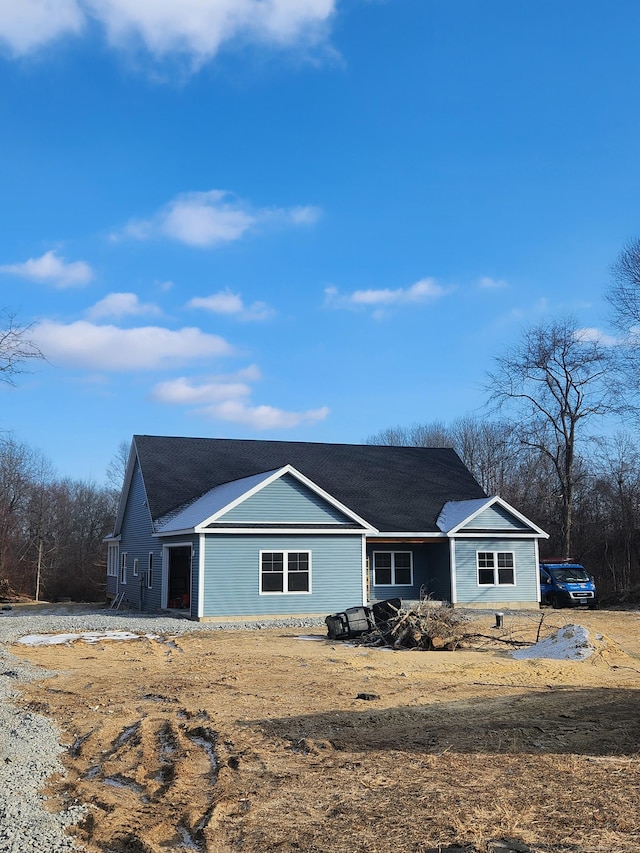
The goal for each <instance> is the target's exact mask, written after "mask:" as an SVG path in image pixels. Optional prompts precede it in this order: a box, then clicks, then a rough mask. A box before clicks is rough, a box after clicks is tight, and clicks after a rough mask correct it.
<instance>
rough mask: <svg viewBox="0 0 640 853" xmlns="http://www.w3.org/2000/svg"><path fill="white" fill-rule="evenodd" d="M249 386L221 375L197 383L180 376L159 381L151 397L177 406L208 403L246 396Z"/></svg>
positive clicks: (248, 392)
mask: <svg viewBox="0 0 640 853" xmlns="http://www.w3.org/2000/svg"><path fill="white" fill-rule="evenodd" d="M250 394H251V387H250V386H249V385H248V384H247V383H246V382H238V381H236V382H233V381H230V380H229V379H225V378H223V377H220V378H214V379H212V380H210V381H208V382H202V383H201V384H199V385H196V384H194V383H192V382H191V381H190V380H189V379H187V378H186V377H184V376H181V377H180V378H179V379H170V380H168V381H167V382H159V383H158V384H157V385H156V386H155V388H154V389H153V392H152V395H151V396H152V397H153V399H154V400H157V401H158V402H160V403H170V404H172V405H179V406H194V405H197V406H199V405H203V404H206V405H209V404H212V403H221V402H224V401H226V400H237V399H241V398H243V397H248V396H249V395H250Z"/></svg>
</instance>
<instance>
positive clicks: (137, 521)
mask: <svg viewBox="0 0 640 853" xmlns="http://www.w3.org/2000/svg"><path fill="white" fill-rule="evenodd" d="M120 534H121V539H120V557H121V558H122V554H124V553H126V555H127V583H126V584H124V585H123V584H121V583H120V569H118V577H117V579H114V578H109V581H112V580H116V581H117V582H116V584H115V589H116V591H117V592H124V594H125V596H124V600H125V602H127V604H129V605H130V606H131V607H134V608H136V609H139V610H148V611H154V610H158V609H159V608H160V591H161V577H162V574H161V571H160V568H161V565H162V543H161V542H159V541H158V540H157V539H154V538H153V537H152V535H151V518H150V515H149V509H148V507H147V503H146V494H145V491H144V485H143V482H142V476H141V474H140V468H139V467H138V464H137V463H136V468H135V470H134V473H133V478H132V480H131V488H130V490H129V495H128V497H127V503H126V506H125V510H124V517H123V520H122V528H121V531H120ZM150 551H152V552H153V588H152V589H147V567H148V565H149V552H150ZM135 559H137V560H138V564H139V575H138V577H137V578H136V577H134V576H133V561H134V560H135Z"/></svg>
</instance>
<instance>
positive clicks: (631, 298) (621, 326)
mask: <svg viewBox="0 0 640 853" xmlns="http://www.w3.org/2000/svg"><path fill="white" fill-rule="evenodd" d="M611 274H612V278H613V283H612V285H611V287H610V288H609V290H608V292H607V300H608V302H609V304H610V305H611V307H612V308H613V316H612V319H613V322H614V325H615V327H616V328H617V329H618V330H619V331H621V332H623V333H625V334H626V333H628V332H629V331H630V330H631V329H633V328H634V327H640V238H636V239H635V240H631V241H629V242H628V243H627V245H626V246H625V247H624V249H623V250H622V251H621V252H620V254H619V255H618V258H617V260H616V262H615V263H614V264H613V266H612V268H611Z"/></svg>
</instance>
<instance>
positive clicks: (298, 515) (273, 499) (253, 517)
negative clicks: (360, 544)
mask: <svg viewBox="0 0 640 853" xmlns="http://www.w3.org/2000/svg"><path fill="white" fill-rule="evenodd" d="M218 520H219V521H223V520H224V521H228V522H238V521H246V522H248V523H260V522H270V521H282V522H287V521H288V522H304V521H308V522H315V523H316V524H322V523H331V522H334V523H335V522H336V521H337V522H342V523H346V522H348V521H349V522H350V521H351V519H348V518H347V517H346V516H345V515H344V513H342V512H340V511H339V510H338V509H336V508H335V507H334V506H332V505H331V504H329V503H327V501H325V500H323V498H321V497H320V496H319V495H317V494H316V493H315V492H313V491H312V490H311V489H309V488H308V487H307V486H305V485H304V484H303V483H301V482H300V481H299V480H296V478H295V477H292V476H291V474H285V475H284V476H283V477H280V478H279V479H278V480H275V481H274V482H273V483H270V484H269V485H268V486H265V487H264V489H261V490H260V491H259V492H257V493H256V494H255V495H252V496H251V497H250V498H247V500H245V501H243V502H242V503H241V504H239V505H238V506H236V507H234V508H233V509H232V510H230V511H229V512H227V513H225V514H224V515H223V516H221V517H220V518H219V519H218Z"/></svg>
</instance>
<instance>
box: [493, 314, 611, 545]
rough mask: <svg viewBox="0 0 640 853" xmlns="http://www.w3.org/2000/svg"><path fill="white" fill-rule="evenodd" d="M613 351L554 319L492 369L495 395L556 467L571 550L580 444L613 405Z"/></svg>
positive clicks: (569, 321) (524, 436) (569, 320)
mask: <svg viewBox="0 0 640 853" xmlns="http://www.w3.org/2000/svg"><path fill="white" fill-rule="evenodd" d="M609 366H610V354H609V352H608V350H607V348H606V347H605V346H603V345H602V343H600V341H598V340H597V339H594V338H593V337H592V336H590V335H588V334H586V333H585V332H584V331H583V330H581V329H580V328H579V327H578V326H577V324H576V321H575V319H574V318H573V317H565V318H563V319H552V320H549V321H546V322H543V323H541V324H540V325H538V326H535V327H533V328H531V329H529V330H527V331H525V332H524V334H523V336H522V340H521V342H520V343H519V344H518V345H517V346H515V347H513V348H512V349H510V350H508V351H507V352H506V353H505V354H504V355H501V356H498V357H497V358H496V370H495V371H494V372H493V373H491V374H489V388H488V390H489V391H490V393H491V400H492V401H493V402H494V403H495V404H496V405H497V406H499V407H501V408H504V409H506V410H511V411H512V413H513V415H514V416H515V420H516V422H517V423H518V424H519V426H520V435H521V441H522V442H523V443H524V444H525V445H526V446H528V447H530V448H532V449H533V450H535V451H538V452H539V453H540V454H542V455H543V456H544V457H546V458H547V459H548V460H549V461H550V462H551V463H552V466H553V471H554V473H555V478H556V485H557V489H558V494H559V498H560V505H561V524H562V544H563V548H564V551H565V554H567V555H568V554H570V553H571V545H572V521H573V517H572V514H573V507H574V497H575V489H576V481H577V473H578V466H577V447H578V442H579V440H580V439H581V438H586V428H587V425H588V424H589V422H590V421H592V420H593V419H594V418H597V417H599V416H602V415H605V414H607V413H609V412H611V411H612V410H613V407H614V399H613V397H612V387H611V385H610V383H608V381H607V371H608V368H609Z"/></svg>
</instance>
